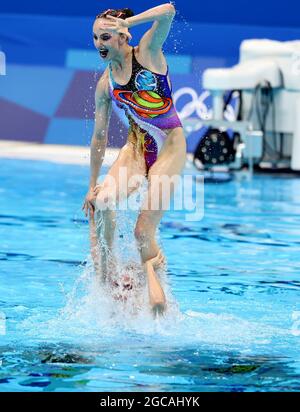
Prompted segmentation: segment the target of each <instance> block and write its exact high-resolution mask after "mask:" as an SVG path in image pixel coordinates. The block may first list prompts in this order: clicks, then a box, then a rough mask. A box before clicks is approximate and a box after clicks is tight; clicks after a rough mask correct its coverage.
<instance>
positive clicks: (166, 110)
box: [109, 47, 182, 172]
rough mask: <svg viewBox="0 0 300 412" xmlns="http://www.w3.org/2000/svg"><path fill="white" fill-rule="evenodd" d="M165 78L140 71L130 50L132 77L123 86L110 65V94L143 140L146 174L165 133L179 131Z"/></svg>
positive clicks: (140, 67) (141, 68)
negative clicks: (114, 76) (138, 129)
mask: <svg viewBox="0 0 300 412" xmlns="http://www.w3.org/2000/svg"><path fill="white" fill-rule="evenodd" d="M168 71H169V68H168V69H167V73H166V74H158V73H154V72H152V71H150V70H149V69H146V68H145V67H143V66H142V65H141V64H140V63H139V62H138V61H137V60H136V58H135V54H134V47H132V74H131V78H130V80H129V82H128V83H127V84H126V85H120V84H118V83H116V82H115V81H114V79H113V76H112V69H111V65H110V64H109V85H110V87H109V90H110V95H111V97H112V99H113V100H114V101H115V102H116V104H117V106H118V107H120V108H122V109H124V110H125V113H126V116H127V118H128V119H129V121H130V122H131V121H133V122H134V123H136V124H137V125H138V126H139V128H140V130H141V136H142V139H143V140H142V147H143V153H144V158H145V161H146V167H147V172H148V170H149V168H150V167H151V166H152V165H153V163H154V162H155V161H156V159H157V155H158V153H159V151H160V149H161V147H162V145H163V142H164V141H165V140H166V138H167V134H166V132H164V129H173V128H175V127H182V124H181V122H180V119H179V117H178V115H177V113H176V109H175V107H174V104H173V101H172V90H171V89H170V87H169V83H168Z"/></svg>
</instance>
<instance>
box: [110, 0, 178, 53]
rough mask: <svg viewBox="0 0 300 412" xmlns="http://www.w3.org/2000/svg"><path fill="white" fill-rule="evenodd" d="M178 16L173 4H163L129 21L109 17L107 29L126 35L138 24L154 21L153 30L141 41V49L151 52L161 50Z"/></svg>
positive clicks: (147, 32)
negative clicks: (175, 17) (125, 32)
mask: <svg viewBox="0 0 300 412" xmlns="http://www.w3.org/2000/svg"><path fill="white" fill-rule="evenodd" d="M175 14H176V10H175V7H174V6H173V4H171V3H166V4H162V5H160V6H156V7H153V8H151V9H148V10H146V11H144V12H143V13H140V14H137V15H136V16H132V17H128V18H127V19H125V20H123V19H119V18H117V17H114V16H110V15H107V16H106V18H107V20H108V22H107V23H106V27H107V28H110V29H112V30H116V31H118V32H119V33H122V32H123V33H124V30H125V29H126V30H127V29H129V28H130V27H133V26H136V25H138V24H142V23H147V22H149V21H153V22H154V23H153V24H152V27H151V29H149V30H148V31H146V33H145V34H144V35H143V37H142V38H141V40H140V43H139V46H140V47H141V48H148V49H149V50H151V51H154V52H156V51H159V50H161V48H162V46H163V44H164V42H165V40H166V39H167V37H168V34H169V31H170V28H171V24H172V21H173V18H174V16H175Z"/></svg>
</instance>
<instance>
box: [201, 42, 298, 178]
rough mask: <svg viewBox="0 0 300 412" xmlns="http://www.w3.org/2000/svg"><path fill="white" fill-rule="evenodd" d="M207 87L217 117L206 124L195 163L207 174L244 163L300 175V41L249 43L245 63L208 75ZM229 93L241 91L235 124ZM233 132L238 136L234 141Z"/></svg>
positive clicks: (242, 60)
mask: <svg viewBox="0 0 300 412" xmlns="http://www.w3.org/2000/svg"><path fill="white" fill-rule="evenodd" d="M203 87H204V88H205V89H207V90H209V91H210V93H211V95H212V117H211V118H210V119H207V120H205V119H204V120H203V123H204V124H206V125H208V126H209V129H208V132H207V133H206V134H205V135H204V136H202V138H201V140H200V142H199V143H198V146H197V149H196V151H195V152H194V162H195V161H196V159H197V160H199V161H200V162H201V166H202V167H203V168H211V167H212V166H215V165H220V164H224V163H226V164H228V165H229V167H231V168H236V167H237V165H238V163H239V166H240V167H242V165H244V164H248V165H249V166H250V168H252V166H253V164H254V165H257V166H259V167H260V168H263V169H280V170H282V169H283V168H285V169H288V168H290V169H292V170H294V171H299V170H300V120H299V119H300V41H296V40H295V41H286V42H279V41H273V40H267V39H260V40H257V39H253V40H245V41H243V42H242V43H241V46H240V59H239V63H238V64H237V65H234V66H233V67H230V68H217V69H206V70H205V71H204V73H203ZM228 90H239V91H240V104H239V111H238V114H237V116H236V118H235V119H226V118H225V116H224V110H225V107H224V94H225V92H226V91H228ZM226 104H227V103H226ZM226 104H225V106H226ZM229 128H230V129H232V130H234V132H235V133H234V138H232V139H231V140H230V138H229V136H228V133H227V130H228V129H229ZM238 148H239V149H240V150H239V155H238V159H237V156H236V155H237V151H238ZM237 160H238V161H239V162H238V163H237Z"/></svg>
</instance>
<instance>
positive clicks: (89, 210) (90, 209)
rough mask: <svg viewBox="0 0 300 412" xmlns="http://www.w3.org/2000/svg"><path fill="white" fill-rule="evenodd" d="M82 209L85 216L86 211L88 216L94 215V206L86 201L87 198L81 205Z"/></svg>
mask: <svg viewBox="0 0 300 412" xmlns="http://www.w3.org/2000/svg"><path fill="white" fill-rule="evenodd" d="M82 210H83V212H84V214H85V217H87V216H88V213H89V214H90V216H92V217H93V216H94V213H95V207H94V205H93V204H92V203H91V202H88V201H87V200H86V201H85V202H84V204H83V206H82Z"/></svg>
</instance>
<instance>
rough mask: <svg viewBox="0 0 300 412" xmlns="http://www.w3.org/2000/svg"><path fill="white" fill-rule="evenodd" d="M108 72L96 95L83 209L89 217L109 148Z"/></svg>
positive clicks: (109, 102)
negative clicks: (88, 178) (87, 185)
mask: <svg viewBox="0 0 300 412" xmlns="http://www.w3.org/2000/svg"><path fill="white" fill-rule="evenodd" d="M107 76H108V73H107V70H106V71H105V72H104V73H103V75H102V76H101V78H100V80H99V82H98V84H97V87H96V93H95V126H94V131H93V136H92V141H91V149H90V156H91V158H90V183H89V191H88V193H87V195H86V198H85V202H84V204H83V207H82V208H83V209H84V211H85V214H86V216H87V214H88V210H89V211H90V213H92V214H93V212H94V205H93V203H92V200H93V198H94V193H93V189H94V187H95V186H96V183H97V179H98V175H99V171H100V168H101V166H102V163H103V159H104V155H105V150H106V146H107V137H108V126H109V120H110V115H111V106H112V104H111V98H110V96H109V93H108V77H107Z"/></svg>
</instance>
